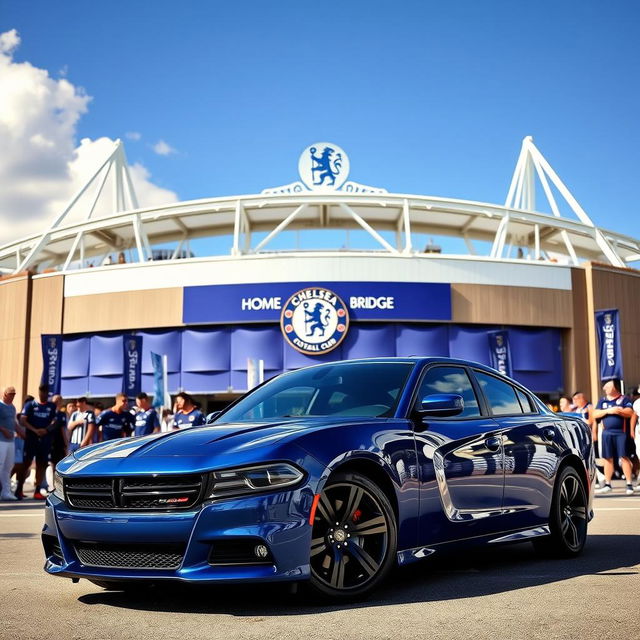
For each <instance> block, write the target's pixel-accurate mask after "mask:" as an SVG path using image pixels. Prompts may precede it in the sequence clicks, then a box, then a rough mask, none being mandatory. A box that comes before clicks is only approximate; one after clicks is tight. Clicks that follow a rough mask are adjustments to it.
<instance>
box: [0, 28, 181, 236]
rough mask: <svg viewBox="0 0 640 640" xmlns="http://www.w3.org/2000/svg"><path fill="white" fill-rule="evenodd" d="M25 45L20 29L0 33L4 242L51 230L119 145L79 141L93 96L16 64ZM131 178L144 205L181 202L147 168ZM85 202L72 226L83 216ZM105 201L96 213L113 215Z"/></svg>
mask: <svg viewBox="0 0 640 640" xmlns="http://www.w3.org/2000/svg"><path fill="white" fill-rule="evenodd" d="M19 44H20V37H19V35H18V33H17V31H16V30H15V29H12V30H11V31H7V32H5V33H2V34H0V86H2V91H0V149H1V150H2V152H1V153H0V245H2V244H5V243H6V242H8V241H10V240H13V239H16V238H19V237H21V236H25V235H29V234H32V233H37V232H39V231H43V230H44V229H45V228H46V227H47V226H48V225H49V224H50V222H51V221H52V220H53V218H54V217H55V216H57V215H58V214H59V213H60V212H61V211H62V210H63V208H64V206H65V205H66V204H67V203H68V201H69V200H70V199H71V198H72V197H73V195H74V193H76V192H77V191H78V189H79V188H81V187H82V186H83V184H84V182H86V180H87V179H88V178H89V177H90V176H91V174H92V173H93V172H94V171H95V170H96V169H97V168H98V166H99V165H100V164H101V163H102V162H103V161H104V160H105V159H106V158H107V156H108V154H109V153H110V152H111V150H113V145H114V141H113V140H110V139H109V138H99V139H97V140H90V139H84V140H82V142H81V143H80V145H78V144H77V138H76V133H77V124H78V120H79V119H80V118H81V117H82V115H83V114H84V113H86V112H87V109H88V105H89V103H90V102H91V98H90V97H89V96H88V95H86V93H85V92H84V90H83V89H82V88H80V87H75V86H74V85H73V84H72V83H71V82H69V80H67V79H66V78H59V79H55V78H52V77H51V76H50V75H49V73H48V72H47V71H46V70H44V69H38V68H37V67H34V66H33V65H31V64H30V63H29V62H21V63H18V62H15V61H14V59H13V52H14V51H15V49H16V48H17V47H18V46H19ZM131 174H132V180H133V183H134V187H135V189H136V192H137V195H138V201H139V203H140V206H143V207H144V206H152V205H156V204H161V203H169V202H175V201H176V200H177V196H176V194H175V193H174V192H172V191H169V190H167V189H163V188H160V187H158V186H157V185H154V184H153V183H152V182H151V180H150V178H151V176H150V174H149V172H148V171H147V169H146V168H145V167H144V166H142V165H140V164H135V165H133V166H132V167H131ZM105 191H108V192H109V193H110V192H111V190H110V189H108V190H105ZM90 199H91V198H90V196H88V197H87V199H86V201H89V200H90ZM83 204H85V202H83V201H80V202H79V203H78V207H75V208H74V210H73V211H72V214H73V216H70V218H69V219H68V221H71V220H72V219H76V218H81V217H83V215H84V213H85V212H86V210H85V212H83V211H82V205H83ZM105 204H106V206H102V207H101V208H100V210H97V211H96V213H95V215H104V214H105V213H107V212H108V211H109V210H110V209H109V203H108V202H107V203H105Z"/></svg>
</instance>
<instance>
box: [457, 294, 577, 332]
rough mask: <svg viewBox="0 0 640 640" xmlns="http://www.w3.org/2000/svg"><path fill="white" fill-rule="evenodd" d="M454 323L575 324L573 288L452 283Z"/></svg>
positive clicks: (539, 325) (558, 325) (546, 325)
mask: <svg viewBox="0 0 640 640" xmlns="http://www.w3.org/2000/svg"><path fill="white" fill-rule="evenodd" d="M451 307H452V320H453V322H470V323H482V324H497V325H503V324H504V325H526V326H529V327H571V326H572V324H573V303H572V293H571V291H565V290H563V289H540V288H533V287H505V286H499V285H479V284H452V285H451Z"/></svg>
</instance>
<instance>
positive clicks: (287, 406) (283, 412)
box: [216, 362, 414, 423]
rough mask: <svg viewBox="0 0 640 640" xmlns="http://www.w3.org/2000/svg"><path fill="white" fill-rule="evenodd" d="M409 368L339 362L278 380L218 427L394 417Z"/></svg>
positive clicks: (238, 406)
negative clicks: (268, 421) (296, 419)
mask: <svg viewBox="0 0 640 640" xmlns="http://www.w3.org/2000/svg"><path fill="white" fill-rule="evenodd" d="M413 366H414V364H413V363H412V362H341V363H336V364H326V365H321V366H318V367H310V368H308V369H300V370H299V371H294V372H292V373H287V374H285V375H282V376H279V377H278V378H275V379H274V380H272V381H270V382H267V383H266V384H265V385H263V386H262V387H260V388H259V389H256V390H255V391H254V392H253V393H251V394H249V395H248V396H246V397H245V398H243V399H242V400H240V401H239V402H238V403H237V404H235V405H234V406H233V407H231V408H230V409H229V410H228V411H225V412H224V413H223V414H222V415H221V416H220V417H219V418H218V419H217V420H216V423H225V422H246V421H253V420H264V419H270V418H288V417H294V416H296V417H297V416H352V417H370V418H371V417H387V416H392V415H393V412H394V410H395V407H396V405H397V403H398V399H399V398H400V392H401V391H402V389H403V387H404V385H405V383H406V381H407V378H408V376H409V373H410V372H411V369H412V368H413Z"/></svg>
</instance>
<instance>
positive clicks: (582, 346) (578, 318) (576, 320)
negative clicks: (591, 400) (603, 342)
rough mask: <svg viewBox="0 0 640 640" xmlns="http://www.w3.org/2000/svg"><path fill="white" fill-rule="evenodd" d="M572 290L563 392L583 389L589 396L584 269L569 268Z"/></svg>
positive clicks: (565, 349) (565, 344)
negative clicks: (570, 328) (571, 322)
mask: <svg viewBox="0 0 640 640" xmlns="http://www.w3.org/2000/svg"><path fill="white" fill-rule="evenodd" d="M571 288H572V290H573V329H572V330H571V331H568V332H567V334H566V336H565V340H564V352H563V354H564V371H565V380H564V389H565V393H568V394H572V393H574V392H575V391H578V390H580V391H583V392H584V393H585V394H587V396H589V393H590V390H591V375H590V365H589V323H588V321H587V318H588V311H587V283H586V275H585V271H584V269H579V268H575V269H571Z"/></svg>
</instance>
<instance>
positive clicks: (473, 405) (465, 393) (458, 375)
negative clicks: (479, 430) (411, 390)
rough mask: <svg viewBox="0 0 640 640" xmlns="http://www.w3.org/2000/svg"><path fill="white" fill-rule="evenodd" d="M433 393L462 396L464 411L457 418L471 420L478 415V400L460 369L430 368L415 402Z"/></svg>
mask: <svg viewBox="0 0 640 640" xmlns="http://www.w3.org/2000/svg"><path fill="white" fill-rule="evenodd" d="M434 393H455V394H457V395H459V396H462V399H463V400H464V410H463V411H462V413H459V414H458V415H457V416H455V417H457V418H472V417H474V416H479V415H480V407H479V405H478V399H477V398H476V394H475V393H474V391H473V387H472V386H471V380H469V376H468V375H467V372H466V371H465V370H464V369H462V368H460V367H431V369H429V370H428V371H427V373H426V374H425V377H424V379H423V380H422V382H421V383H420V389H419V390H418V399H417V402H418V403H421V402H422V400H423V398H425V397H426V396H429V395H431V394H434Z"/></svg>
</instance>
